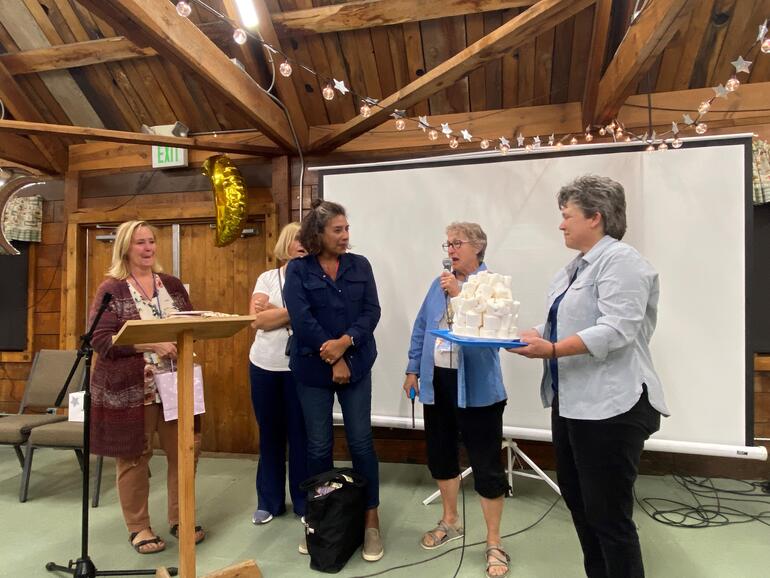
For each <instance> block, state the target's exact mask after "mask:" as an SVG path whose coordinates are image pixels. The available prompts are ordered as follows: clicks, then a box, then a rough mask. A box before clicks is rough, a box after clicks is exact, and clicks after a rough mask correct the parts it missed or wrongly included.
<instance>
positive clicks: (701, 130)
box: [695, 122, 709, 134]
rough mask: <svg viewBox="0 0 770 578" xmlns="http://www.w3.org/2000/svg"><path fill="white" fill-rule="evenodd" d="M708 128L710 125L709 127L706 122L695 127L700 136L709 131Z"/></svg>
mask: <svg viewBox="0 0 770 578" xmlns="http://www.w3.org/2000/svg"><path fill="white" fill-rule="evenodd" d="M708 128H709V125H707V124H706V123H705V122H699V123H698V124H696V125H695V132H697V133H698V134H703V133H705V132H706V131H707V130H708Z"/></svg>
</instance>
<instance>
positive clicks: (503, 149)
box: [499, 143, 511, 155]
mask: <svg viewBox="0 0 770 578" xmlns="http://www.w3.org/2000/svg"><path fill="white" fill-rule="evenodd" d="M499 148H500V152H501V153H503V154H504V155H507V154H508V151H509V150H511V147H510V146H509V145H507V144H505V143H500V147H499Z"/></svg>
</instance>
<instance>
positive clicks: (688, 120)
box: [682, 114, 695, 126]
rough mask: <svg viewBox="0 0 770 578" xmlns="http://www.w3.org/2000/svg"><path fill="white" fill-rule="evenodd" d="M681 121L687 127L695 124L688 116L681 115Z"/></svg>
mask: <svg viewBox="0 0 770 578" xmlns="http://www.w3.org/2000/svg"><path fill="white" fill-rule="evenodd" d="M682 119H683V120H684V124H686V125H687V126H690V125H691V124H695V121H694V120H693V119H692V117H691V116H690V115H689V114H683V115H682Z"/></svg>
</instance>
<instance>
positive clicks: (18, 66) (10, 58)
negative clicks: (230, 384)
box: [0, 36, 157, 75]
mask: <svg viewBox="0 0 770 578" xmlns="http://www.w3.org/2000/svg"><path fill="white" fill-rule="evenodd" d="M155 55H157V52H155V51H154V50H153V49H152V48H140V47H138V46H137V45H136V44H134V43H133V42H131V41H130V40H128V39H127V38H124V37H123V36H115V37H113V38H101V39H99V40H88V41H86V42H73V43H71V44H59V45H57V46H52V47H50V48H39V49H36V50H25V51H23V52H15V53H10V54H0V63H2V64H4V65H5V67H6V68H7V69H8V72H10V73H11V74H13V75H17V74H33V73H38V72H45V71H47V70H62V69H66V68H77V67H80V66H91V65H93V64H101V63H103V62H113V61H115V60H127V59H129V58H146V57H148V56H155Z"/></svg>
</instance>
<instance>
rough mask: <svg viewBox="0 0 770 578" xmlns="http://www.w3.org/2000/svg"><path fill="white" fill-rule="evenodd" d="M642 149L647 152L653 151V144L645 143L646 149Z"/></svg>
mask: <svg viewBox="0 0 770 578" xmlns="http://www.w3.org/2000/svg"><path fill="white" fill-rule="evenodd" d="M644 150H646V151H647V152H648V153H652V152H655V146H654V145H651V144H650V145H647V148H646V149H644Z"/></svg>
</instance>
